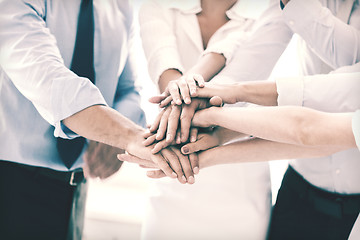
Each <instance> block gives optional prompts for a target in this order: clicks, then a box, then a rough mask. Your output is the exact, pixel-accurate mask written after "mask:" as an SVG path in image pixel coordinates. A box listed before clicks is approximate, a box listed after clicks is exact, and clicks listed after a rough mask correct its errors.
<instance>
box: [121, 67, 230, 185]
mask: <svg viewBox="0 0 360 240" xmlns="http://www.w3.org/2000/svg"><path fill="white" fill-rule="evenodd" d="M201 89H203V90H205V91H202V92H201V94H199V93H200V91H199V90H201ZM218 90H221V89H219V88H218V87H216V88H212V87H211V85H210V86H209V85H207V87H205V82H204V80H203V78H202V76H200V75H198V74H192V75H190V76H184V77H181V78H180V79H177V80H173V81H171V82H170V83H169V84H168V86H167V88H166V90H165V91H164V93H163V94H161V95H159V96H154V97H152V98H150V99H149V101H150V102H151V103H154V104H158V105H159V106H160V108H162V109H161V112H160V113H159V114H158V116H157V117H156V119H155V121H154V123H153V124H152V125H150V126H149V129H148V131H147V132H146V133H144V135H143V137H144V141H143V142H142V144H143V145H144V146H145V147H149V148H151V153H152V154H153V157H152V158H150V160H148V159H145V158H144V159H143V158H139V157H136V156H134V155H132V154H119V155H118V158H119V160H121V161H127V162H132V163H136V164H139V166H140V167H143V168H153V169H155V170H149V171H148V172H147V176H148V177H151V178H162V177H165V176H168V177H171V178H177V179H178V181H179V182H180V183H182V184H185V183H189V184H193V183H195V175H196V174H198V173H199V167H200V166H199V158H198V154H199V153H201V151H203V150H207V149H210V148H213V147H216V146H219V145H220V143H221V140H220V138H219V137H218V136H217V129H216V127H214V126H211V122H209V121H207V119H206V109H208V108H211V107H220V106H222V104H223V100H222V98H221V97H219V96H214V95H216V92H217V91H218ZM214 91H215V92H214ZM222 92H224V91H222ZM219 93H220V92H219ZM222 95H223V94H222ZM128 152H129V151H128ZM154 156H156V157H154Z"/></svg>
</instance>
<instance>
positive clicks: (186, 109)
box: [150, 98, 221, 143]
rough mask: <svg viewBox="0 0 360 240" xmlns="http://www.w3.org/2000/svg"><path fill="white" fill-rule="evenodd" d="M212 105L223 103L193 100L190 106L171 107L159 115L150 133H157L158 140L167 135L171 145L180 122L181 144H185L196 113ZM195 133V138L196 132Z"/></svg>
mask: <svg viewBox="0 0 360 240" xmlns="http://www.w3.org/2000/svg"><path fill="white" fill-rule="evenodd" d="M211 104H221V101H218V102H216V101H212V102H211V103H210V102H209V101H208V100H207V99H200V98H196V99H193V101H192V102H191V104H189V105H182V106H177V105H170V106H168V107H166V108H165V109H164V110H163V111H162V112H161V113H160V114H159V115H158V117H157V118H156V119H155V122H154V123H153V125H152V126H151V128H150V131H152V132H155V131H157V136H156V140H162V139H163V138H164V136H165V133H166V134H167V136H166V141H167V142H168V143H171V142H173V141H174V139H175V136H176V131H177V129H178V124H179V121H180V126H181V127H180V129H181V131H180V140H181V143H185V142H187V141H188V138H189V133H190V127H191V120H192V118H193V116H194V114H195V111H197V110H200V109H204V108H208V107H210V106H211ZM179 119H180V120H179ZM193 131H194V133H193V136H194V135H195V133H196V132H195V131H196V130H193ZM193 140H195V139H193Z"/></svg>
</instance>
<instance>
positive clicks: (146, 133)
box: [142, 125, 154, 138]
mask: <svg viewBox="0 0 360 240" xmlns="http://www.w3.org/2000/svg"><path fill="white" fill-rule="evenodd" d="M150 127H151V125H149V128H150ZM152 135H154V133H152V132H150V130H149V131H145V132H144V133H143V135H142V136H143V137H144V138H148V137H150V136H152Z"/></svg>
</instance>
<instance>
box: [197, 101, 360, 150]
mask: <svg viewBox="0 0 360 240" xmlns="http://www.w3.org/2000/svg"><path fill="white" fill-rule="evenodd" d="M204 118H205V119H208V121H209V125H216V126H221V127H224V128H228V129H231V130H234V131H237V132H241V133H245V134H249V135H253V136H256V137H259V138H262V139H268V140H271V141H276V142H283V143H289V144H297V145H306V146H337V145H340V146H347V147H355V141H354V137H353V135H352V132H351V115H350V114H329V113H324V112H319V111H315V110H312V109H308V108H302V107H258V108H211V109H208V115H207V116H204ZM324 126H331V128H327V127H324Z"/></svg>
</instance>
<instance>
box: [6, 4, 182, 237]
mask: <svg viewBox="0 0 360 240" xmlns="http://www.w3.org/2000/svg"><path fill="white" fill-rule="evenodd" d="M132 18H133V16H132V9H131V5H130V3H129V1H123V0H107V1H97V0H94V1H92V0H76V1H53V0H42V1H32V0H26V1H20V0H14V1H1V2H0V63H1V67H0V159H1V160H0V196H1V197H0V212H1V214H0V238H2V239H81V235H82V227H83V220H84V219H83V218H84V207H85V205H84V204H85V197H86V181H85V180H84V176H83V170H82V166H83V160H82V157H81V156H82V154H83V153H84V152H86V153H87V157H86V158H85V160H86V161H87V169H88V170H87V171H88V174H90V176H93V177H101V178H105V177H107V176H109V175H111V174H113V173H114V172H116V171H117V170H118V169H119V167H120V165H121V164H120V163H119V162H118V160H117V159H116V154H117V153H120V152H121V151H122V150H120V148H121V149H125V150H127V151H128V152H132V153H133V154H135V155H138V156H142V157H144V158H151V159H154V160H155V159H157V160H155V161H159V163H160V162H162V163H163V166H164V168H166V169H168V170H169V174H170V175H171V173H172V174H175V173H174V172H173V171H172V170H171V169H170V167H169V165H168V163H167V162H166V161H165V160H164V159H163V157H162V156H160V155H159V154H158V155H157V156H155V155H151V153H150V150H151V148H145V147H143V146H142V144H141V142H142V141H143V137H142V134H143V132H144V129H143V128H142V127H140V126H139V125H137V124H135V123H134V122H132V121H130V120H129V119H128V118H130V119H132V120H133V121H135V122H136V123H138V124H140V125H144V124H145V117H144V113H143V111H142V110H141V109H140V107H139V93H138V89H137V86H136V84H135V77H136V76H135V71H134V60H133V52H132V42H133V36H134V32H133V21H132ZM95 85H96V86H95ZM109 106H110V107H111V108H112V109H111V108H110V107H109ZM120 113H121V114H120ZM127 117H128V118H127ZM79 135H80V136H84V137H86V138H88V139H89V140H93V141H99V143H97V142H90V144H89V147H88V148H87V147H86V145H87V141H86V140H85V139H84V138H80V137H79ZM66 139H73V140H66ZM106 144H107V145H106ZM109 145H111V146H109ZM112 146H113V147H112ZM103 152H107V153H108V154H107V155H105V157H104V155H100V153H103ZM175 177H176V174H175Z"/></svg>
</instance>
